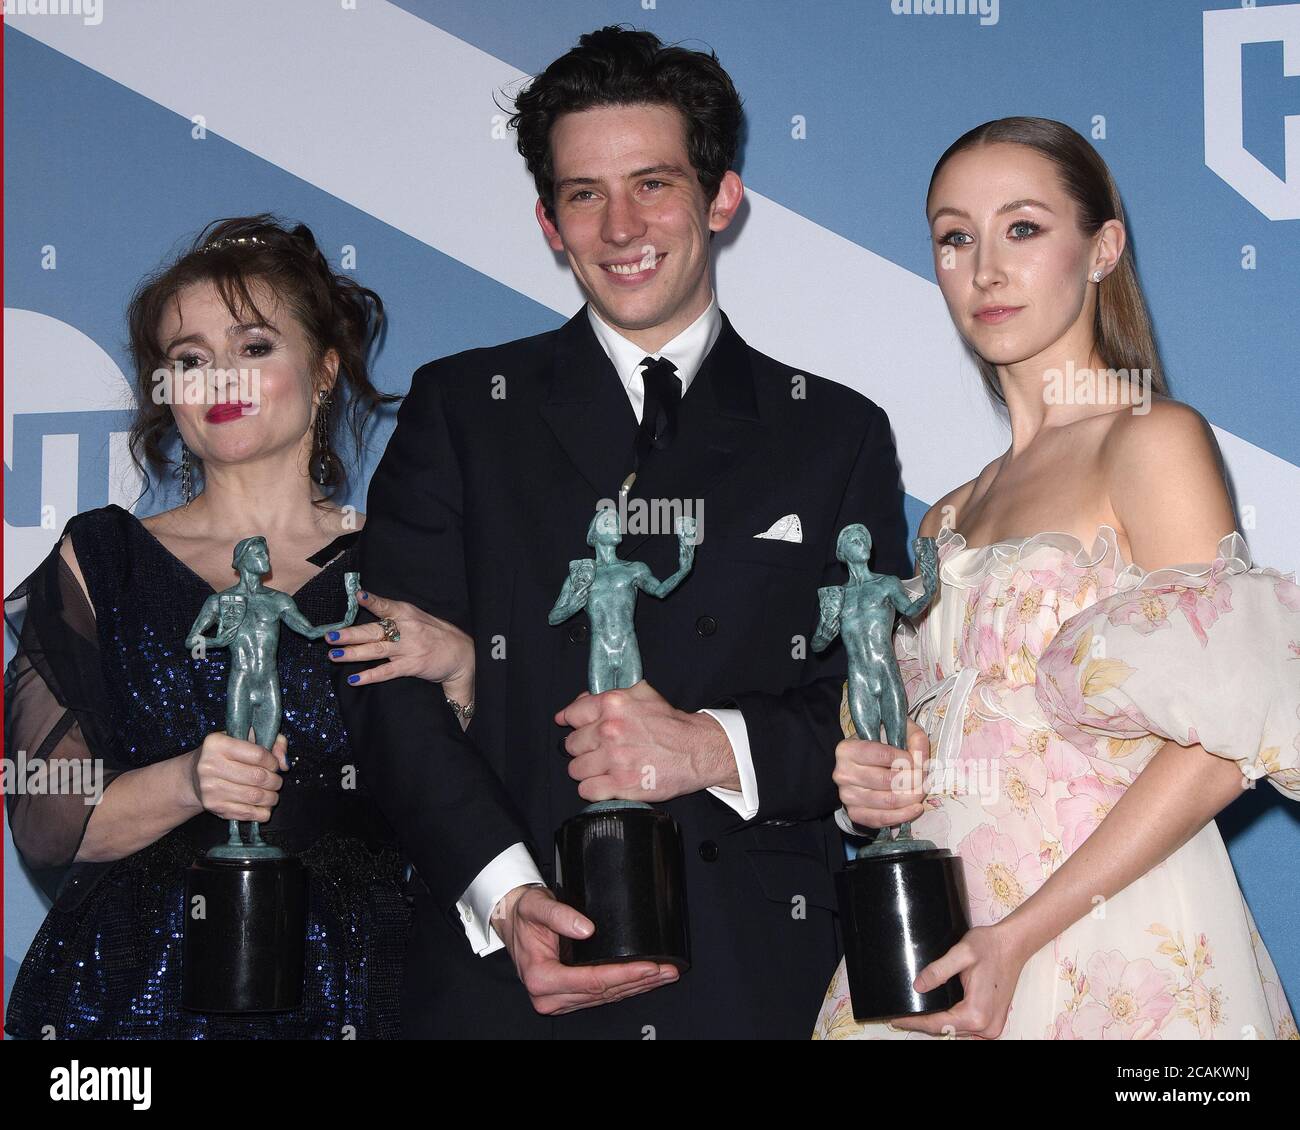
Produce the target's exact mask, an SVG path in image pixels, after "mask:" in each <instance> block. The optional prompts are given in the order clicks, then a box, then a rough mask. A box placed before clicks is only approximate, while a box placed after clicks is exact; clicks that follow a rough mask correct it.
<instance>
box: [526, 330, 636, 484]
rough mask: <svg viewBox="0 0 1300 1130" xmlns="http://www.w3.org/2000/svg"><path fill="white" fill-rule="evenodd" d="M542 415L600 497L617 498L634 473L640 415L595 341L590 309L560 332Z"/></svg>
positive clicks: (557, 336) (557, 337)
mask: <svg viewBox="0 0 1300 1130" xmlns="http://www.w3.org/2000/svg"><path fill="white" fill-rule="evenodd" d="M541 413H542V418H543V419H544V420H545V421H546V423H547V425H548V426H549V427H550V429H551V431H552V432H554V433H555V438H556V439H557V440H558V441H559V442H560V446H561V447H563V448H564V450H565V452H566V454H567V455H568V456H569V459H570V460H571V461H572V462H573V465H574V466H575V467H577V469H578V470H579V471H581V472H582V476H583V478H585V479H586V480H587V482H589V483H590V484H591V486H592V489H593V490H595V491H596V492H597V498H613V499H616V498H618V488H619V486H620V485H621V484H622V482H623V479H624V478H625V477H626V476H627V473H628V471H629V470H630V469H631V468H630V464H629V458H630V455H631V451H632V445H633V443H634V442H635V440H636V429H637V420H636V413H635V412H633V411H632V405H631V403H630V402H629V401H628V398H627V392H626V390H625V389H624V388H623V382H622V381H621V380H619V376H618V373H617V372H616V371H615V369H614V363H613V362H612V361H611V360H610V359H609V357H608V356H607V355H606V353H605V351H604V349H602V348H601V345H600V342H599V341H597V340H596V334H595V332H594V331H593V330H592V328H591V322H590V321H589V320H588V318H587V308H586V306H583V307H582V309H581V310H579V311H578V312H577V313H576V314H575V315H574V316H573V317H572V318H570V319H569V320H568V322H566V323H565V324H564V325H563V326H562V327H561V328H560V330H559V332H558V333H557V334H556V338H555V368H554V370H553V372H552V373H551V386H550V391H549V393H548V395H547V398H546V401H545V403H543V404H542V406H541Z"/></svg>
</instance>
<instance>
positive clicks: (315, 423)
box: [5, 216, 472, 1039]
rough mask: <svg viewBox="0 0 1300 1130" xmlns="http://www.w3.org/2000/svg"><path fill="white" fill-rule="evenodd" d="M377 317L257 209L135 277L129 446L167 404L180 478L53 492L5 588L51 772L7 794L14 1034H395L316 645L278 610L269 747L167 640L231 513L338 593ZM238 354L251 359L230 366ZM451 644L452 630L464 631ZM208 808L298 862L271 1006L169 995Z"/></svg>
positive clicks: (391, 940)
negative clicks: (24, 894)
mask: <svg viewBox="0 0 1300 1130" xmlns="http://www.w3.org/2000/svg"><path fill="white" fill-rule="evenodd" d="M382 318H383V307H382V304H381V303H380V301H379V299H378V296H377V295H375V294H374V293H373V292H371V291H368V290H365V289H364V288H362V287H360V286H358V285H357V284H356V283H354V282H352V281H351V280H350V279H347V278H346V277H344V276H341V275H338V274H335V273H334V272H333V271H332V270H331V269H330V268H329V266H328V264H327V263H326V261H325V259H324V257H323V256H322V255H321V254H320V252H319V251H318V250H317V248H316V244H315V240H314V239H313V237H312V235H311V232H310V231H308V230H307V229H306V228H305V227H301V226H300V227H298V228H296V229H294V230H293V231H292V232H290V231H288V230H286V229H285V228H283V227H282V226H280V225H279V224H278V223H276V222H275V221H274V220H273V219H272V218H271V217H267V216H258V217H250V218H247V219H239V220H227V221H221V222H219V223H217V224H214V225H210V226H209V228H208V229H206V230H205V232H204V233H203V234H202V235H201V236H200V237H199V239H198V240H196V241H195V244H194V245H193V247H192V248H191V249H190V251H189V252H187V253H186V254H185V255H183V256H182V257H181V258H180V259H179V260H178V261H177V262H176V263H174V264H172V266H170V267H169V268H167V269H166V270H165V271H163V272H161V273H160V274H159V275H158V276H155V277H154V278H153V279H151V280H149V281H148V282H147V283H146V284H145V285H144V286H143V287H142V288H141V290H140V291H139V292H138V293H137V294H136V296H135V298H134V300H133V302H132V306H131V317H130V321H131V330H132V334H131V344H132V352H133V354H134V359H135V361H136V364H137V370H138V378H139V394H140V403H141V405H142V407H141V409H140V413H139V417H138V419H137V422H136V427H135V428H134V430H133V432H132V436H131V441H132V452H133V453H134V454H137V459H139V453H141V452H142V453H143V456H144V459H143V460H141V462H142V463H147V464H150V465H153V466H157V465H160V464H163V463H165V462H167V460H166V459H165V457H164V456H163V454H162V448H163V445H164V444H165V443H168V442H174V440H175V436H176V431H177V429H179V432H180V437H181V439H182V441H183V444H184V445H185V446H184V447H182V453H183V454H182V458H181V460H180V463H181V467H180V472H181V478H182V482H183V488H182V489H183V492H184V493H185V494H186V496H187V501H186V503H185V504H184V505H183V506H180V507H177V508H176V509H174V510H169V511H167V512H165V513H162V514H159V515H157V516H155V517H153V518H150V519H146V520H145V521H141V520H140V519H137V518H136V517H134V516H133V515H131V514H130V513H128V512H127V511H126V510H123V509H122V508H121V507H118V506H107V507H104V508H102V509H99V510H93V511H89V512H87V513H84V514H80V515H77V516H76V517H74V518H73V519H72V520H71V521H69V522H68V523H67V525H66V527H65V529H64V532H63V536H62V537H61V538H60V540H59V543H58V544H57V545H56V546H55V547H54V548H53V550H51V552H50V554H49V556H48V557H47V558H46V559H45V561H44V562H43V563H42V564H41V565H40V566H39V567H38V568H37V569H36V571H35V572H33V574H32V575H31V576H30V577H29V578H28V579H27V580H26V581H25V582H24V583H23V584H22V585H21V586H20V587H19V588H18V589H17V590H16V591H15V592H14V593H13V594H12V595H11V596H10V597H9V598H8V599H7V601H6V608H5V615H6V620H7V622H8V623H9V624H10V627H11V628H12V629H13V631H14V633H15V636H16V638H17V639H18V642H19V648H18V651H17V654H16V655H15V657H14V659H13V661H12V662H11V663H10V665H9V667H8V668H7V670H6V673H5V692H6V693H5V710H6V734H5V737H6V743H5V756H6V758H9V759H11V760H13V761H14V762H15V766H14V768H15V769H16V770H17V772H18V774H19V775H20V776H21V777H23V778H24V779H25V780H27V781H28V782H29V784H31V783H32V782H36V781H38V780H42V781H45V782H46V783H47V784H49V785H53V786H54V787H52V788H50V787H47V788H45V789H44V790H41V789H40V788H39V787H28V788H26V789H25V790H24V791H21V792H11V793H10V795H9V796H8V797H7V801H8V811H9V820H10V828H11V831H12V834H13V839H14V843H15V845H16V846H17V848H18V850H19V852H20V854H21V855H22V856H23V859H24V861H25V863H26V864H27V866H28V868H29V869H30V870H31V872H32V874H33V876H34V877H35V878H36V879H37V881H38V882H40V883H41V885H42V886H43V887H44V889H45V890H46V892H47V894H48V895H49V897H50V898H51V900H52V903H53V906H52V908H51V910H50V911H49V913H48V915H47V917H46V919H45V921H44V923H43V924H42V926H41V928H40V930H39V931H38V933H37V935H36V938H35V939H34V941H33V942H32V945H31V947H30V949H29V950H28V953H27V956H26V958H25V960H24V961H23V964H22V967H21V969H20V971H19V973H18V977H17V980H16V982H15V984H14V987H13V991H12V993H11V994H10V999H9V1007H8V1012H7V1017H6V1027H7V1029H8V1031H9V1032H10V1033H11V1034H13V1035H15V1036H18V1037H21V1038H28V1039H40V1038H50V1037H53V1038H57V1039H78V1038H81V1039H86V1038H91V1039H95V1038H128V1039H129V1038H164V1039H167V1038H170V1039H202V1038H237V1039H248V1038H306V1039H322V1038H323V1039H349V1038H357V1039H368V1038H393V1037H396V1036H398V1035H399V1034H400V1033H399V1030H398V1017H399V1012H400V1010H399V1005H398V993H399V990H400V986H401V973H402V970H401V965H402V954H403V951H404V948H405V945H406V940H407V932H408V927H409V909H408V905H407V902H406V900H405V899H404V897H403V893H402V888H401V872H402V864H401V860H400V857H399V854H398V851H397V845H396V844H395V843H394V842H393V836H392V834H391V831H390V829H389V827H388V824H387V822H386V821H385V819H384V817H383V815H382V813H381V812H380V811H379V810H378V808H377V807H376V805H375V803H374V801H373V800H372V798H371V797H370V795H369V794H368V793H367V790H366V785H365V773H364V763H363V762H361V759H359V758H357V757H356V756H354V753H353V751H352V750H351V749H350V748H349V745H348V737H347V734H346V732H345V730H344V727H343V724H342V722H341V720H340V716H339V711H338V708H337V703H336V701H335V692H334V682H333V679H332V677H331V670H330V666H329V660H328V659H327V657H326V650H325V646H324V645H323V644H322V643H321V642H319V641H310V640H307V639H305V638H304V637H302V636H299V635H298V634H297V633H294V632H285V633H282V635H281V637H280V643H279V650H278V655H277V661H278V668H279V678H280V685H281V689H282V693H283V702H284V708H283V724H282V740H281V741H280V742H278V743H277V747H276V749H275V750H274V751H267V750H263V749H261V748H260V747H258V746H256V745H255V744H253V743H251V742H247V741H240V740H238V739H237V738H234V737H231V736H228V735H226V734H224V733H223V732H222V727H223V726H224V724H225V700H226V677H227V672H228V662H229V656H228V653H227V652H226V651H224V650H213V651H211V652H209V653H208V654H207V656H206V657H205V658H203V659H196V658H195V657H193V656H191V655H190V653H189V651H188V650H187V649H186V647H185V643H184V641H185V636H186V633H187V631H188V629H189V626H190V624H191V623H192V622H193V619H194V616H195V614H196V612H197V610H198V609H199V607H200V606H201V605H202V604H203V601H204V600H205V599H206V598H207V597H208V596H210V595H211V594H212V592H213V591H215V590H217V589H220V588H225V587H227V586H228V585H229V584H231V583H232V582H233V580H234V573H233V571H232V570H231V568H230V552H231V548H232V547H233V545H234V544H235V542H236V541H238V540H239V539H240V538H242V537H246V536H250V535H253V534H264V535H265V536H266V537H267V540H268V543H269V546H270V549H271V560H272V564H273V566H274V570H275V571H274V572H273V573H272V574H271V575H270V576H269V577H268V578H267V583H268V584H270V585H272V586H274V587H276V588H279V589H282V590H284V591H286V592H290V593H292V594H293V596H294V599H295V601H296V602H297V605H298V607H299V608H300V609H301V610H302V612H303V614H304V615H305V616H307V618H308V619H309V620H311V621H312V622H313V623H317V624H321V623H330V622H336V621H338V620H339V619H341V617H342V614H343V612H344V609H345V606H346V594H345V591H344V585H343V574H344V573H345V572H347V571H349V570H352V569H355V568H356V546H355V542H356V539H357V529H356V527H359V525H360V520H361V517H360V515H357V514H355V512H354V511H352V510H351V509H350V508H346V507H344V508H341V507H338V506H335V505H333V504H332V503H331V502H330V501H329V496H330V494H331V493H332V492H333V489H334V488H337V487H338V485H339V484H340V483H341V482H342V478H343V476H342V465H341V463H340V462H339V460H338V458H337V457H336V456H335V454H334V452H333V442H334V436H335V434H336V432H337V431H338V430H339V428H340V422H339V421H340V417H341V416H342V415H343V412H342V410H341V404H340V402H341V401H342V400H343V393H344V391H345V390H346V394H347V401H348V405H349V407H350V409H351V422H352V425H353V434H354V436H355V437H357V438H359V436H360V428H361V426H362V425H363V424H364V422H365V418H366V417H367V416H368V415H369V413H370V411H371V410H372V409H373V408H374V407H376V406H377V405H378V404H379V403H380V402H382V401H384V400H387V399H394V398H389V397H384V396H383V395H381V394H380V393H378V392H377V391H376V390H375V388H374V386H373V385H372V384H371V383H370V380H369V376H368V373H367V363H366V358H367V354H368V353H369V351H370V349H371V347H372V346H373V344H374V340H375V337H376V335H377V333H378V330H379V327H380V325H381V324H382ZM176 361H179V362H180V363H181V365H180V368H179V369H178V370H176V371H175V372H172V373H169V374H168V377H167V379H168V388H169V389H170V390H171V391H172V392H174V393H176V395H174V396H171V397H165V398H162V399H163V400H164V403H162V404H158V403H156V402H154V400H153V398H152V396H151V392H152V383H151V382H152V380H153V376H154V374H155V372H156V370H157V369H158V368H159V367H160V366H161V367H167V368H169V369H170V367H171V366H172V365H173V363H174V362H176ZM240 368H243V369H244V370H245V371H246V372H254V371H255V372H256V373H257V377H256V379H255V381H254V382H253V384H252V386H251V387H250V386H249V385H248V384H247V383H245V382H243V381H240V380H239V377H238V376H237V370H238V369H240ZM214 373H217V374H219V375H218V376H217V377H215V378H214V377H213V376H212V374H214ZM179 374H183V375H184V377H185V378H187V379H193V378H194V377H195V375H196V374H199V375H201V376H202V378H203V379H204V380H206V382H207V383H206V385H205V386H204V390H205V391H204V396H203V398H202V399H201V400H197V399H196V400H191V401H187V400H186V399H185V395H184V393H183V392H181V387H182V384H183V380H182V377H181V376H180V375H179ZM237 381H239V383H238V384H237V383H236V382H237ZM214 390H220V393H219V394H214ZM250 407H251V409H252V410H251V411H250ZM200 466H201V467H202V474H203V484H204V488H203V490H202V491H201V492H200V491H198V490H196V489H194V488H195V486H196V485H197V484H196V483H195V481H194V480H196V479H197V477H198V468H199V467H200ZM350 527H351V528H350ZM364 580H365V578H364V577H363V578H362V582H363V584H364ZM377 601H378V598H376V597H374V596H373V595H372V596H368V597H367V598H366V601H365V602H364V603H367V604H368V605H369V606H371V607H374V606H375V604H376V602H377ZM402 612H403V615H405V616H408V617H415V618H416V619H418V618H419V617H420V616H421V615H422V614H420V613H418V612H416V611H415V610H413V609H409V608H407V607H406V606H402ZM405 623H409V624H410V625H411V627H412V628H413V629H414V628H416V627H418V626H419V625H418V624H416V623H415V622H414V621H412V620H409V619H408V620H407V621H406V622H405ZM369 627H370V628H371V629H373V630H374V632H375V634H376V636H377V635H378V631H379V627H378V625H374V624H371V625H369ZM409 635H410V636H416V635H417V632H415V631H414V630H412V631H411V632H410V633H409ZM463 643H464V651H463V653H461V652H458V653H457V654H458V655H465V656H467V655H472V648H471V647H470V646H469V641H468V638H467V637H466V638H465V639H464V641H463ZM453 666H454V668H455V669H454V671H451V670H449V671H446V672H442V674H445V675H447V678H445V679H439V681H441V682H442V683H443V687H444V690H445V691H446V692H447V694H448V696H449V697H457V698H462V697H463V698H465V699H468V698H472V661H471V665H470V666H469V668H468V671H469V674H468V675H466V673H465V670H464V669H462V667H461V666H460V665H459V664H455V665H453ZM374 677H375V675H374V674H373V672H372V673H370V674H368V675H367V679H371V678H374ZM381 677H382V676H381ZM427 677H432V675H429V676H427ZM359 762H360V763H359ZM286 766H287V768H286ZM230 819H241V820H249V819H259V820H262V821H264V823H263V835H264V837H265V839H266V840H267V841H268V842H271V843H275V844H277V845H279V846H281V847H282V848H284V849H286V850H288V851H291V852H293V853H295V854H297V855H299V856H300V858H301V859H302V861H303V863H304V865H305V866H306V868H307V871H308V875H309V883H308V890H309V896H308V897H309V904H308V932H307V938H306V962H305V969H306V973H305V986H304V996H303V1004H302V1005H301V1007H299V1008H298V1009H296V1010H294V1011H292V1012H285V1013H275V1014H260V1015H217V1014H204V1013H195V1012H189V1011H186V1010H184V1009H182V1008H181V1004H180V994H181V978H180V972H181V969H180V962H181V939H182V932H183V923H184V909H185V908H184V905H183V904H184V892H185V872H186V869H187V868H188V867H189V865H190V863H191V862H192V861H193V860H194V858H195V857H196V856H197V855H198V854H199V853H200V852H202V851H204V850H205V849H207V848H208V847H211V846H213V845H215V844H218V843H222V842H224V841H225V839H226V834H227V821H228V820H230Z"/></svg>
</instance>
